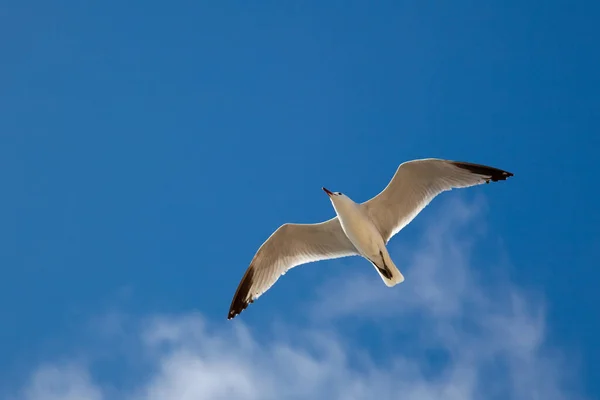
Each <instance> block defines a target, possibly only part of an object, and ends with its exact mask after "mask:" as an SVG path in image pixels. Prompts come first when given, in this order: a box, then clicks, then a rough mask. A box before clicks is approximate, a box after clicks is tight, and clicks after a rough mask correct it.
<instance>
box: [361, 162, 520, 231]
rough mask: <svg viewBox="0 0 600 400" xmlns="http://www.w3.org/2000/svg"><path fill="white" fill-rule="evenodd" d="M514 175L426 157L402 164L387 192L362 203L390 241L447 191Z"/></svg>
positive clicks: (465, 163)
mask: <svg viewBox="0 0 600 400" xmlns="http://www.w3.org/2000/svg"><path fill="white" fill-rule="evenodd" d="M510 176H513V174H512V173H510V172H507V171H503V170H500V169H497V168H493V167H488V166H486V165H480V164H472V163H467V162H461V161H451V160H441V159H437V158H426V159H422V160H413V161H408V162H405V163H402V164H400V166H399V167H398V170H397V171H396V173H395V174H394V176H393V178H392V180H391V181H390V182H389V184H388V185H387V186H386V188H385V189H383V191H382V192H381V193H379V194H378V195H377V196H375V197H373V198H372V199H370V200H369V201H366V202H364V203H362V207H364V208H363V209H364V210H366V212H367V213H368V215H369V216H370V217H371V220H372V221H373V223H374V224H375V226H377V228H378V229H379V232H380V233H381V236H382V237H383V239H384V240H385V241H386V242H387V241H389V240H390V239H391V238H392V236H394V235H395V234H396V233H398V232H399V231H400V230H401V229H402V228H404V227H405V226H406V225H408V224H409V223H410V222H411V221H412V220H413V219H414V218H415V217H416V216H417V215H418V214H419V213H420V212H421V210H423V209H424V208H425V207H426V206H427V205H428V204H429V203H430V202H431V200H433V198H434V197H435V196H437V195H438V194H440V193H442V192H445V191H447V190H451V189H455V188H464V187H469V186H474V185H480V184H482V183H489V182H490V181H492V182H496V181H501V180H506V178H508V177H510Z"/></svg>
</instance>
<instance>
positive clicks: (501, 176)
mask: <svg viewBox="0 0 600 400" xmlns="http://www.w3.org/2000/svg"><path fill="white" fill-rule="evenodd" d="M452 164H454V165H456V166H457V167H459V168H462V169H466V170H468V171H471V172H472V173H474V174H477V175H484V176H489V177H490V178H489V180H490V181H492V182H498V181H505V180H506V179H507V178H510V177H511V176H514V174H513V173H512V172H508V171H504V170H501V169H498V168H494V167H488V166H487V165H481V164H473V163H468V162H463V161H453V162H452ZM488 183H489V181H488Z"/></svg>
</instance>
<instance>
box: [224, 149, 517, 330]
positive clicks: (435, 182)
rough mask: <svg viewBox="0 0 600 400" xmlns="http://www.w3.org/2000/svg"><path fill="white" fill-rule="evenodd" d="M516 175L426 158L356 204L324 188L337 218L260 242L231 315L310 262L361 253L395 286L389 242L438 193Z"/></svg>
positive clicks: (398, 278)
mask: <svg viewBox="0 0 600 400" xmlns="http://www.w3.org/2000/svg"><path fill="white" fill-rule="evenodd" d="M511 176H513V174H512V173H510V172H507V171H503V170H501V169H497V168H493V167H488V166H485V165H480V164H473V163H468V162H461V161H451V160H442V159H437V158H426V159H421V160H413V161H407V162H404V163H402V164H400V166H399V167H398V169H397V170H396V173H395V174H394V176H393V177H392V179H391V181H390V182H389V183H388V185H387V186H386V187H385V189H383V191H381V192H380V193H379V194H378V195H377V196H375V197H373V198H372V199H370V200H368V201H366V202H364V203H360V204H359V203H355V202H354V201H352V200H351V199H350V198H349V197H348V196H346V195H345V194H342V193H340V192H332V191H330V190H328V189H326V188H322V189H323V190H324V191H325V193H327V195H328V196H329V199H330V200H331V204H332V205H333V208H334V210H335V213H336V215H337V216H336V217H334V218H332V219H330V220H328V221H325V222H321V223H316V224H295V223H286V224H283V225H281V226H280V227H279V228H278V229H277V230H276V231H275V232H273V234H271V236H270V237H269V238H268V239H267V240H266V241H265V242H264V243H263V244H262V245H261V246H260V248H259V249H258V251H257V252H256V254H255V255H254V258H253V259H252V261H251V262H250V266H249V267H248V269H247V270H246V272H245V274H244V276H243V277H242V280H241V281H240V283H239V285H238V287H237V290H236V292H235V295H234V296H233V300H232V302H231V306H230V308H229V313H228V315H227V319H232V318H234V317H235V316H236V315H238V314H239V313H241V312H242V311H243V310H244V309H246V307H248V304H250V303H253V302H254V301H255V300H256V299H258V298H259V297H260V296H261V295H262V294H263V293H265V292H266V291H267V290H268V289H269V288H270V287H271V286H273V284H275V282H277V280H278V279H279V277H280V276H281V275H283V274H285V273H286V272H287V271H288V270H290V269H291V268H293V267H295V266H298V265H301V264H306V263H309V262H314V261H320V260H327V259H333V258H341V257H347V256H362V257H364V258H366V259H367V260H368V261H369V262H370V263H371V264H372V265H373V267H375V270H376V271H377V272H378V273H379V276H380V277H381V279H382V280H383V282H384V283H385V284H386V285H387V286H388V287H392V286H395V285H397V284H399V283H401V282H403V281H404V276H403V275H402V273H401V272H400V270H399V269H398V267H396V265H395V264H394V262H393V261H392V259H391V258H390V255H389V253H388V251H387V248H386V244H387V243H388V241H389V240H390V239H391V238H392V236H394V235H395V234H396V233H398V232H399V231H400V230H401V229H402V228H404V227H405V226H406V225H408V224H409V223H410V222H411V221H412V220H413V219H414V218H415V217H416V216H417V215H418V214H419V213H420V212H421V210H423V209H424V208H425V207H426V206H427V205H428V204H429V203H430V202H431V200H433V198H434V197H436V196H437V195H438V194H440V193H442V192H445V191H448V190H451V189H455V188H465V187H469V186H475V185H480V184H483V183H490V181H491V182H497V181H503V180H506V179H507V178H508V177H511Z"/></svg>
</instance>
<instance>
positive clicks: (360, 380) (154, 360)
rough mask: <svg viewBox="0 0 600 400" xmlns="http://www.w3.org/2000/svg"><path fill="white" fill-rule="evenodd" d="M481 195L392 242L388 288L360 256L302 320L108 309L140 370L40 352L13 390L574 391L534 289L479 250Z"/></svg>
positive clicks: (101, 398)
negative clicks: (108, 378) (51, 358)
mask: <svg viewBox="0 0 600 400" xmlns="http://www.w3.org/2000/svg"><path fill="white" fill-rule="evenodd" d="M480 205H481V203H464V202H462V201H455V202H452V203H446V207H444V208H443V209H442V210H441V212H440V213H439V214H438V215H436V216H435V218H433V219H432V223H431V224H430V225H428V227H427V229H426V230H425V233H424V235H422V238H423V239H422V240H421V241H419V242H418V243H415V245H414V246H413V247H412V248H400V247H397V248H396V247H392V249H391V252H392V257H394V259H395V260H397V262H396V264H397V265H399V266H400V267H401V268H402V270H403V272H404V273H405V276H406V282H405V283H403V284H401V285H399V286H397V287H395V288H394V289H388V288H386V287H385V286H384V285H383V283H382V282H381V281H380V279H379V277H378V275H377V274H376V273H375V271H371V270H370V268H371V267H370V266H369V265H368V264H365V263H363V264H364V268H363V269H362V270H361V272H352V273H350V275H347V274H344V275H342V276H339V277H334V278H332V279H331V281H330V282H326V283H324V284H323V286H322V287H321V288H318V289H317V290H316V293H315V297H314V298H315V301H314V304H312V305H311V306H310V312H309V314H310V317H311V318H310V319H309V322H308V323H307V324H304V325H300V326H299V325H298V323H293V322H291V321H290V322H287V323H286V325H284V326H278V327H269V326H267V327H262V328H261V327H248V326H246V325H245V324H244V323H243V322H242V320H236V321H235V322H234V323H231V322H211V321H210V320H207V319H206V318H205V317H204V316H203V315H202V314H200V313H189V314H186V315H170V316H169V315H166V316H152V317H150V318H144V319H138V320H136V319H133V320H134V323H133V324H130V325H129V328H128V329H118V327H115V326H114V324H115V323H116V322H115V321H116V320H115V319H109V320H110V323H111V324H113V325H111V327H110V329H109V330H108V331H109V332H113V333H114V334H115V335H116V336H118V337H122V338H124V337H125V336H126V337H127V342H128V343H129V342H130V341H131V343H133V345H134V346H137V347H139V349H138V351H136V354H138V356H139V357H140V359H141V360H143V362H144V364H145V365H144V369H145V371H146V373H144V374H142V377H140V378H139V379H136V380H135V381H134V382H132V383H131V384H128V385H124V386H123V387H119V388H115V387H114V386H111V385H110V383H106V382H100V381H98V380H96V379H94V374H93V370H94V368H93V362H92V364H88V365H82V364H73V363H67V364H61V363H48V364H44V365H42V366H40V367H39V368H37V369H36V370H35V371H34V372H33V373H32V375H31V378H30V380H29V381H28V383H27V385H26V387H25V388H23V389H22V390H21V391H20V392H19V394H18V395H17V398H18V399H23V400H58V399H60V400H63V399H69V400H70V399H78V400H106V399H110V400H113V399H115V400H116V399H128V400H138V399H139V400H142V399H143V400H158V399H160V400H164V399H169V400H170V399H177V400H191V399H194V400H196V399H228V400H229V399H231V400H233V399H242V400H251V399H261V400H262V399H306V398H310V399H357V400H358V399H409V400H434V399H435V400H438V399H449V400H470V399H517V400H519V399H523V400H525V399H527V400H532V399H543V400H562V399H565V400H567V399H568V400H574V399H577V398H578V397H577V393H576V392H574V391H572V390H571V389H572V386H571V384H577V383H578V382H577V380H576V377H575V376H573V375H571V373H572V371H566V369H565V368H564V364H561V363H563V362H564V359H563V358H562V357H564V354H563V355H561V354H560V353H559V352H558V349H556V348H550V347H549V346H548V345H547V344H546V343H545V338H546V332H545V329H546V324H545V322H546V321H545V315H544V304H543V302H542V301H541V300H540V299H539V298H536V297H533V296H531V295H529V294H528V293H527V292H525V291H523V290H520V289H519V288H517V287H515V286H514V285H512V284H511V283H510V282H509V281H508V280H507V279H506V276H505V275H503V274H501V273H489V271H493V270H494V269H497V267H496V266H495V263H494V262H493V260H488V261H487V262H481V261H477V259H475V258H474V257H475V255H476V254H477V252H476V251H475V249H476V248H477V246H478V244H480V243H481V235H480V233H477V232H478V229H482V228H484V226H482V225H481V223H480V221H481V220H480V219H479V218H478V216H479V215H480V212H481V207H480ZM348 260H351V259H348ZM349 262H356V261H349ZM356 270H358V269H356ZM352 271H355V269H352ZM486 271H488V272H486ZM254 307H260V304H258V303H257V304H255V305H254ZM119 320H120V319H119ZM131 326H135V329H133V330H132V329H131ZM361 329H366V330H367V331H368V333H367V334H361V333H360V332H359V331H360V330H361ZM132 339H133V340H132ZM123 340H125V339H123Z"/></svg>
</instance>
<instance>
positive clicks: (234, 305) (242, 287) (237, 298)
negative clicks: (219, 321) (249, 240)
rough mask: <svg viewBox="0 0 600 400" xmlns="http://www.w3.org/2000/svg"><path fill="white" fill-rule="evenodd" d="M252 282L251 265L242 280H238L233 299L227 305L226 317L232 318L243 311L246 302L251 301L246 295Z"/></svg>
mask: <svg viewBox="0 0 600 400" xmlns="http://www.w3.org/2000/svg"><path fill="white" fill-rule="evenodd" d="M253 283H254V268H253V267H252V265H251V266H250V267H249V268H248V270H247V271H246V273H245V274H244V277H243V278H242V281H241V282H240V284H239V286H238V288H237V290H236V291H235V295H234V296H233V300H232V301H231V306H230V307H229V313H228V314H227V319H228V320H229V319H233V318H235V316H236V315H238V314H239V313H241V312H242V311H244V310H245V309H246V308H247V307H248V304H250V303H252V302H253V301H254V300H252V299H251V298H250V296H249V295H248V294H249V293H250V288H251V287H252V284H253Z"/></svg>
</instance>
